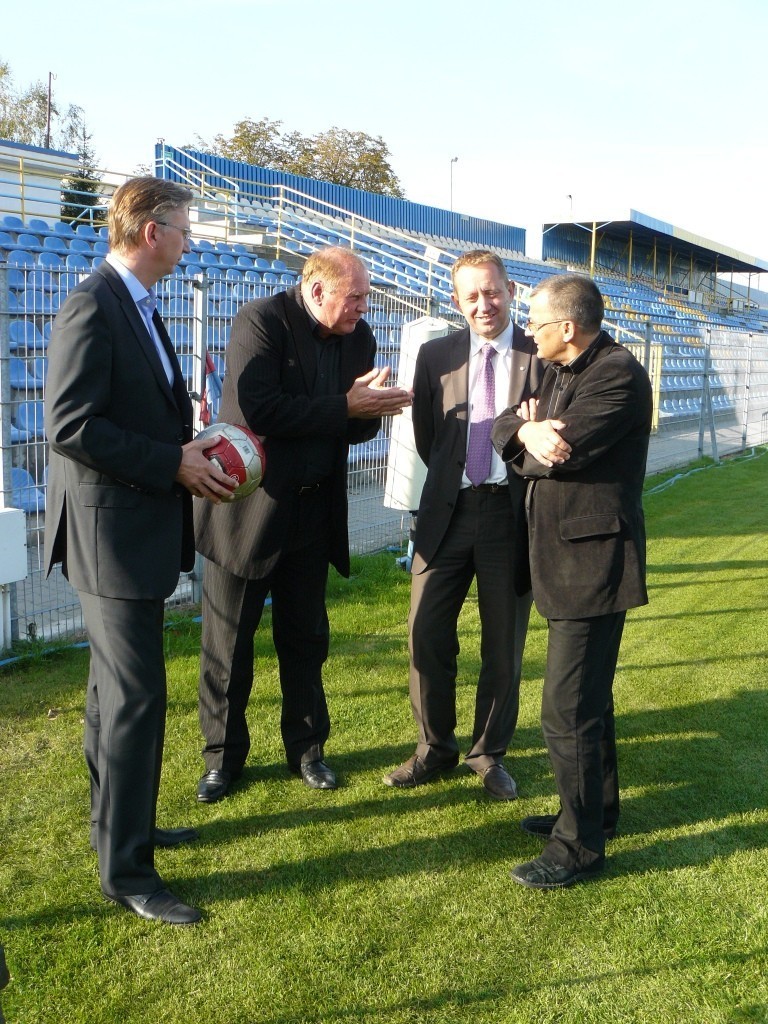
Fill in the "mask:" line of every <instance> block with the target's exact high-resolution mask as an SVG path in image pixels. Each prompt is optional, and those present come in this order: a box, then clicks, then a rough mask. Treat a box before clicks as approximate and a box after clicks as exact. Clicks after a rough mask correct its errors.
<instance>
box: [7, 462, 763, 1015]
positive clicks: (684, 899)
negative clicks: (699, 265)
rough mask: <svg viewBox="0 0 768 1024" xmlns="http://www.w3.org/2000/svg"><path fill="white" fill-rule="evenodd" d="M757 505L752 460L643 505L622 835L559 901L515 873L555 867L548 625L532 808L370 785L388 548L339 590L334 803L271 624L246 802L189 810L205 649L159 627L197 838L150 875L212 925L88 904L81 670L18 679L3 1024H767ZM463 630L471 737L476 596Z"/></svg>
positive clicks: (474, 787) (529, 753)
mask: <svg viewBox="0 0 768 1024" xmlns="http://www.w3.org/2000/svg"><path fill="white" fill-rule="evenodd" d="M655 482H658V480H657V481H650V482H649V483H650V484H651V485H652V484H653V483H655ZM767 508H768V459H767V458H766V457H765V454H764V453H763V452H761V453H760V457H757V458H753V459H741V460H730V461H727V462H725V463H724V464H722V465H721V466H718V467H708V468H706V469H704V470H703V471H701V472H696V473H692V474H691V475H689V476H687V477H684V478H683V479H680V480H678V481H677V482H675V483H674V484H673V485H672V486H671V487H669V488H668V489H666V490H661V491H658V492H655V493H649V495H648V497H647V499H646V509H647V515H648V527H649V564H650V571H649V586H650V595H651V601H650V604H649V605H648V606H647V607H645V608H640V609H637V610H635V611H633V612H631V613H630V615H629V618H628V624H627V628H626V631H625V638H624V643H623V646H622V652H621V658H620V667H619V671H618V675H617V683H616V704H617V715H618V731H619V738H620V758H621V762H620V765H621V773H622V782H623V794H624V805H623V807H624V811H623V816H622V819H621V823H620V826H621V833H620V836H619V837H618V838H617V839H616V840H615V842H613V843H612V844H611V846H610V848H609V850H610V857H609V862H608V868H607V870H606V872H605V874H604V875H603V876H602V878H601V879H600V880H599V881H595V882H590V883H589V884H583V885H578V886H575V887H573V888H572V889H568V890H564V891H561V892H554V893H539V892H535V891H531V890H528V889H524V888H522V887H520V886H517V885H515V884H514V883H512V882H511V881H510V879H509V875H508V872H509V869H510V868H511V867H512V866H513V865H514V864H516V863H518V862H519V861H521V860H527V859H530V858H531V857H533V856H535V855H536V853H537V851H538V849H539V847H538V845H537V843H536V841H535V840H533V839H532V838H530V837H528V836H525V835H524V834H523V833H521V832H520V831H519V829H518V827H517V826H518V822H519V820H520V818H521V817H523V816H524V815H527V814H536V813H544V812H547V811H551V810H553V809H554V807H555V805H556V797H555V796H554V788H553V781H552V776H551V773H550V769H549V763H548V760H547V757H546V754H545V751H544V748H543V744H542V740H541V734H540V730H539V725H538V716H539V702H540V692H541V676H542V670H543V662H544V651H545V639H546V634H545V628H544V624H543V622H542V621H541V619H539V618H538V617H536V616H534V619H533V621H532V625H531V631H530V636H529V642H528V646H527V651H526V659H525V669H524V672H525V678H524V683H523V693H522V709H521V717H520V725H519V728H518V731H517V734H516V736H515V739H514V742H513V746H512V750H511V751H510V755H509V757H508V763H509V766H510V768H511V769H512V772H513V774H514V775H515V777H516V779H517V781H518V784H519V787H520V792H521V799H520V800H519V801H518V802H517V803H514V804H500V803H495V802H493V801H491V800H488V799H486V797H485V796H484V793H483V791H482V788H481V787H480V786H479V785H478V782H477V780H476V778H475V777H474V776H472V775H470V774H469V773H468V772H467V771H466V769H462V770H459V771H457V772H456V773H455V774H454V775H453V776H452V777H450V778H448V779H446V780H444V781H440V782H437V783H435V784H431V785H428V786H425V787H422V788H419V789H417V790H413V791H406V792H398V791H393V790H391V789H387V788H386V787H384V786H383V785H382V783H381V776H382V775H383V774H384V773H385V772H386V771H387V770H388V769H389V768H391V767H392V766H394V765H395V764H397V763H399V762H400V761H401V760H403V759H404V758H405V757H407V756H409V755H410V754H411V753H412V750H413V746H414V742H415V734H414V727H413V723H412V720H411V714H410V708H409V704H408V695H407V669H408V662H407V645H406V616H407V607H408V594H409V581H408V577H407V576H406V575H405V574H403V573H402V572H400V571H399V570H398V569H396V568H395V567H394V565H393V556H391V555H382V556H375V557H368V558H359V559H356V560H355V563H354V569H353V571H354V576H353V578H352V579H351V580H349V581H344V580H340V579H338V578H335V579H334V580H333V581H332V583H331V588H330V612H331V620H332V623H331V626H332V634H333V640H332V652H331V658H330V660H329V662H328V665H327V672H326V688H327V692H328V698H329V703H330V706H331V714H332V719H333V732H332V735H331V740H330V742H329V743H328V746H327V756H328V759H329V761H330V762H331V763H332V764H333V766H334V767H335V768H336V769H337V770H338V771H339V773H340V776H341V779H342V781H343V785H342V787H341V788H340V789H338V790H337V791H335V792H313V791H310V790H308V789H307V788H306V787H304V786H302V785H301V783H300V782H299V781H298V780H296V779H295V778H294V777H293V776H290V775H289V774H288V772H287V771H286V769H285V767H284V765H283V759H282V749H281V744H280V740H279V733H278V720H279V699H278V688H277V678H276V670H275V662H274V658H273V655H272V651H271V645H270V639H269V632H268V630H265V629H262V630H261V631H260V633H259V635H258V637H257V643H256V671H257V683H256V686H255V689H254V694H253V697H252V700H251V704H250V724H251V727H252V737H253V747H252V755H251V758H250V761H249V764H248V767H247V770H246V772H245V776H244V780H243V783H242V784H240V785H239V786H238V788H237V789H236V790H235V791H234V792H233V794H232V796H231V797H230V798H228V799H227V800H225V801H223V802H221V803H219V804H216V805H212V806H209V807H205V806H200V805H198V804H196V802H195V800H194V790H195V784H196V781H197V779H198V777H199V775H200V772H201V769H202V761H201V759H200V756H199V748H200V745H201V739H200V736H199V734H198V727H197V717H196V684H197V662H198V648H199V626H198V624H196V623H195V622H194V621H193V620H192V619H191V618H189V619H184V618H181V619H178V620H177V621H175V622H174V623H173V624H172V625H171V626H170V627H169V628H168V630H167V634H166V635H167V655H168V667H169V686H170V702H169V704H170V706H169V718H168V734H167V740H166V757H165V766H164V775H163V785H162V788H161V797H160V821H161V824H165V825H179V824H194V825H195V826H197V828H198V829H199V830H200V833H201V839H200V841H199V842H198V843H196V844H194V845H193V846H189V847H186V848H180V849H176V850H160V851H158V853H157V860H158V863H159V866H160V870H161V872H162V874H163V876H164V877H165V878H166V879H167V881H168V883H169V885H170V886H171V887H172V888H173V889H174V890H175V891H176V892H178V894H179V895H180V896H182V897H184V898H185V899H188V900H189V901H190V902H193V903H195V904H197V905H199V906H201V907H202V908H203V909H204V912H205V919H204V922H203V923H202V924H201V925H199V926H197V927H195V928H187V929H183V928H170V927H164V926H161V925H153V924H150V923H146V922H142V921H141V920H139V919H138V918H135V917H133V916H132V915H129V914H127V913H125V912H123V911H121V910H119V909H118V908H116V907H114V906H112V905H110V904H107V903H106V902H104V901H103V900H102V898H101V897H100V894H99V884H98V875H97V870H96V861H95V857H94V855H93V854H92V853H91V851H90V849H89V846H88V822H87V780H86V772H85V767H84V764H83V760H82V755H81V749H80V748H81V742H82V710H83V700H84V685H85V678H86V673H87V665H88V654H87V651H82V650H64V651H61V652H58V653H56V654H53V655H49V656H46V657H44V658H40V659H35V660H31V661H26V662H23V663H18V664H17V665H15V666H13V667H11V668H8V669H6V670H4V671H3V672H2V673H0V781H1V783H2V789H3V795H2V801H0V911H1V914H2V916H1V917H0V928H1V929H2V930H1V931H0V938H2V941H3V942H4V943H5V945H6V949H7V954H8V959H9V963H10V967H11V971H12V975H13V978H12V982H11V985H10V987H9V988H8V989H7V990H6V991H5V992H4V993H3V994H2V1002H3V1008H4V1010H5V1012H6V1015H7V1017H8V1020H9V1021H10V1022H13V1021H18V1022H23V1024H38V1022H49V1021H50V1022H54V1021H56V1022H58V1021H67V1022H68V1024H80V1022H83V1024H86V1022H87V1024H100V1022H119V1024H139V1022H141V1024H147V1022H150V1024H154V1022H163V1024H166V1022H167V1024H177V1022H178V1024H182V1022H184V1024H197V1022H203V1021H205V1022H216V1024H257V1022H258V1024H261V1022H265V1024H266V1022H269V1024H359V1022H368V1021H375V1022H383V1024H420V1022H430V1024H453V1022H456V1024H458V1022H462V1024H465V1022H472V1024H492V1022H493V1024H498V1022H503V1024H506V1022H513V1024H515V1022H520V1024H529V1022H530V1024H540V1022H544V1024H546V1022H558V1024H561V1022H562V1024H571V1022H573V1024H580V1022H585V1021H586V1022H599V1024H603V1022H614V1021H615V1022H629V1021H641V1022H649V1024H651V1022H653V1024H657V1022H660V1024H665V1022H669V1024H678V1022H689V1021H690V1022H697V1024H698V1022H701V1024H710V1022H729V1024H737V1022H747V1021H768V849H767V847H768V784H767V782H766V780H767V779H768V742H767V741H766V736H767V735H768V685H766V647H767V646H768V644H767V641H766V637H767V636H768V615H767V614H766V612H767V610H768V588H767V586H766V583H767V581H768V539H767V538H766V509H767ZM265 625H266V626H268V622H265ZM460 628H461V638H462V654H461V672H460V687H459V715H460V730H461V734H462V740H463V741H464V743H465V744H466V739H467V732H468V730H469V726H470V720H471V710H472V704H473V698H474V680H475V678H476V673H477V668H478V623H477V613H476V605H475V603H474V598H473V597H470V600H469V601H468V602H467V605H466V607H465V609H464V612H463V613H462V620H461V624H460Z"/></svg>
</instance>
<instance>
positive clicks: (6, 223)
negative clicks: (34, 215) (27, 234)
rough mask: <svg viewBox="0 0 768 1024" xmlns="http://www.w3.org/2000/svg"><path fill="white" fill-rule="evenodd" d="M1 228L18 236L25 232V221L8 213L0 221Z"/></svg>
mask: <svg viewBox="0 0 768 1024" xmlns="http://www.w3.org/2000/svg"><path fill="white" fill-rule="evenodd" d="M0 228H2V230H3V231H12V232H13V233H14V234H18V233H19V232H20V231H23V230H24V221H23V220H22V219H21V217H16V216H15V215H14V214H12V213H6V214H4V216H3V219H2V220H0Z"/></svg>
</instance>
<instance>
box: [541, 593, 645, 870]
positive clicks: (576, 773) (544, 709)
mask: <svg viewBox="0 0 768 1024" xmlns="http://www.w3.org/2000/svg"><path fill="white" fill-rule="evenodd" d="M625 618H626V612H615V613H612V614H609V615H600V616H597V617H595V618H590V619H550V620H549V621H548V626H549V642H548V646H547V667H546V671H545V674H544V692H543V695H542V701H541V727H542V732H543V733H544V739H545V741H546V744H547V750H548V751H549V758H550V761H551V763H552V769H553V771H554V773H555V782H556V783H557V791H558V793H559V795H560V814H559V816H558V818H557V821H556V823H555V826H554V828H553V829H552V837H551V839H550V840H549V842H548V843H547V846H546V848H545V851H544V856H545V858H547V859H548V860H554V861H556V862H557V863H559V864H564V865H565V866H567V867H579V868H587V869H589V868H590V867H596V866H598V865H599V864H600V863H601V862H602V860H603V859H604V857H605V833H604V829H612V828H614V827H615V826H616V822H617V820H618V817H619V775H618V767H617V761H616V728H615V721H614V712H613V678H614V675H615V672H616V662H617V660H618V656H619V647H620V645H621V636H622V632H623V630H624V620H625Z"/></svg>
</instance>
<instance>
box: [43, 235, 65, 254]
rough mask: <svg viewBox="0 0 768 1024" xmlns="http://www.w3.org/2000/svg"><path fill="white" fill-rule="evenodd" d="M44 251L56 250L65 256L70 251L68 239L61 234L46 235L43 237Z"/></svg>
mask: <svg viewBox="0 0 768 1024" xmlns="http://www.w3.org/2000/svg"><path fill="white" fill-rule="evenodd" d="M43 251H44V252H55V253H59V254H60V255H62V256H65V255H66V254H67V253H68V252H69V246H68V245H67V240H66V239H65V238H61V237H60V236H59V235H46V236H45V238H44V239H43Z"/></svg>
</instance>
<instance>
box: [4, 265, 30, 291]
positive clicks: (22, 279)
mask: <svg viewBox="0 0 768 1024" xmlns="http://www.w3.org/2000/svg"><path fill="white" fill-rule="evenodd" d="M6 274H7V275H8V287H9V288H10V289H11V291H14V292H23V291H24V289H25V288H26V287H27V272H26V271H24V270H19V268H18V267H8V270H7V271H6Z"/></svg>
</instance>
